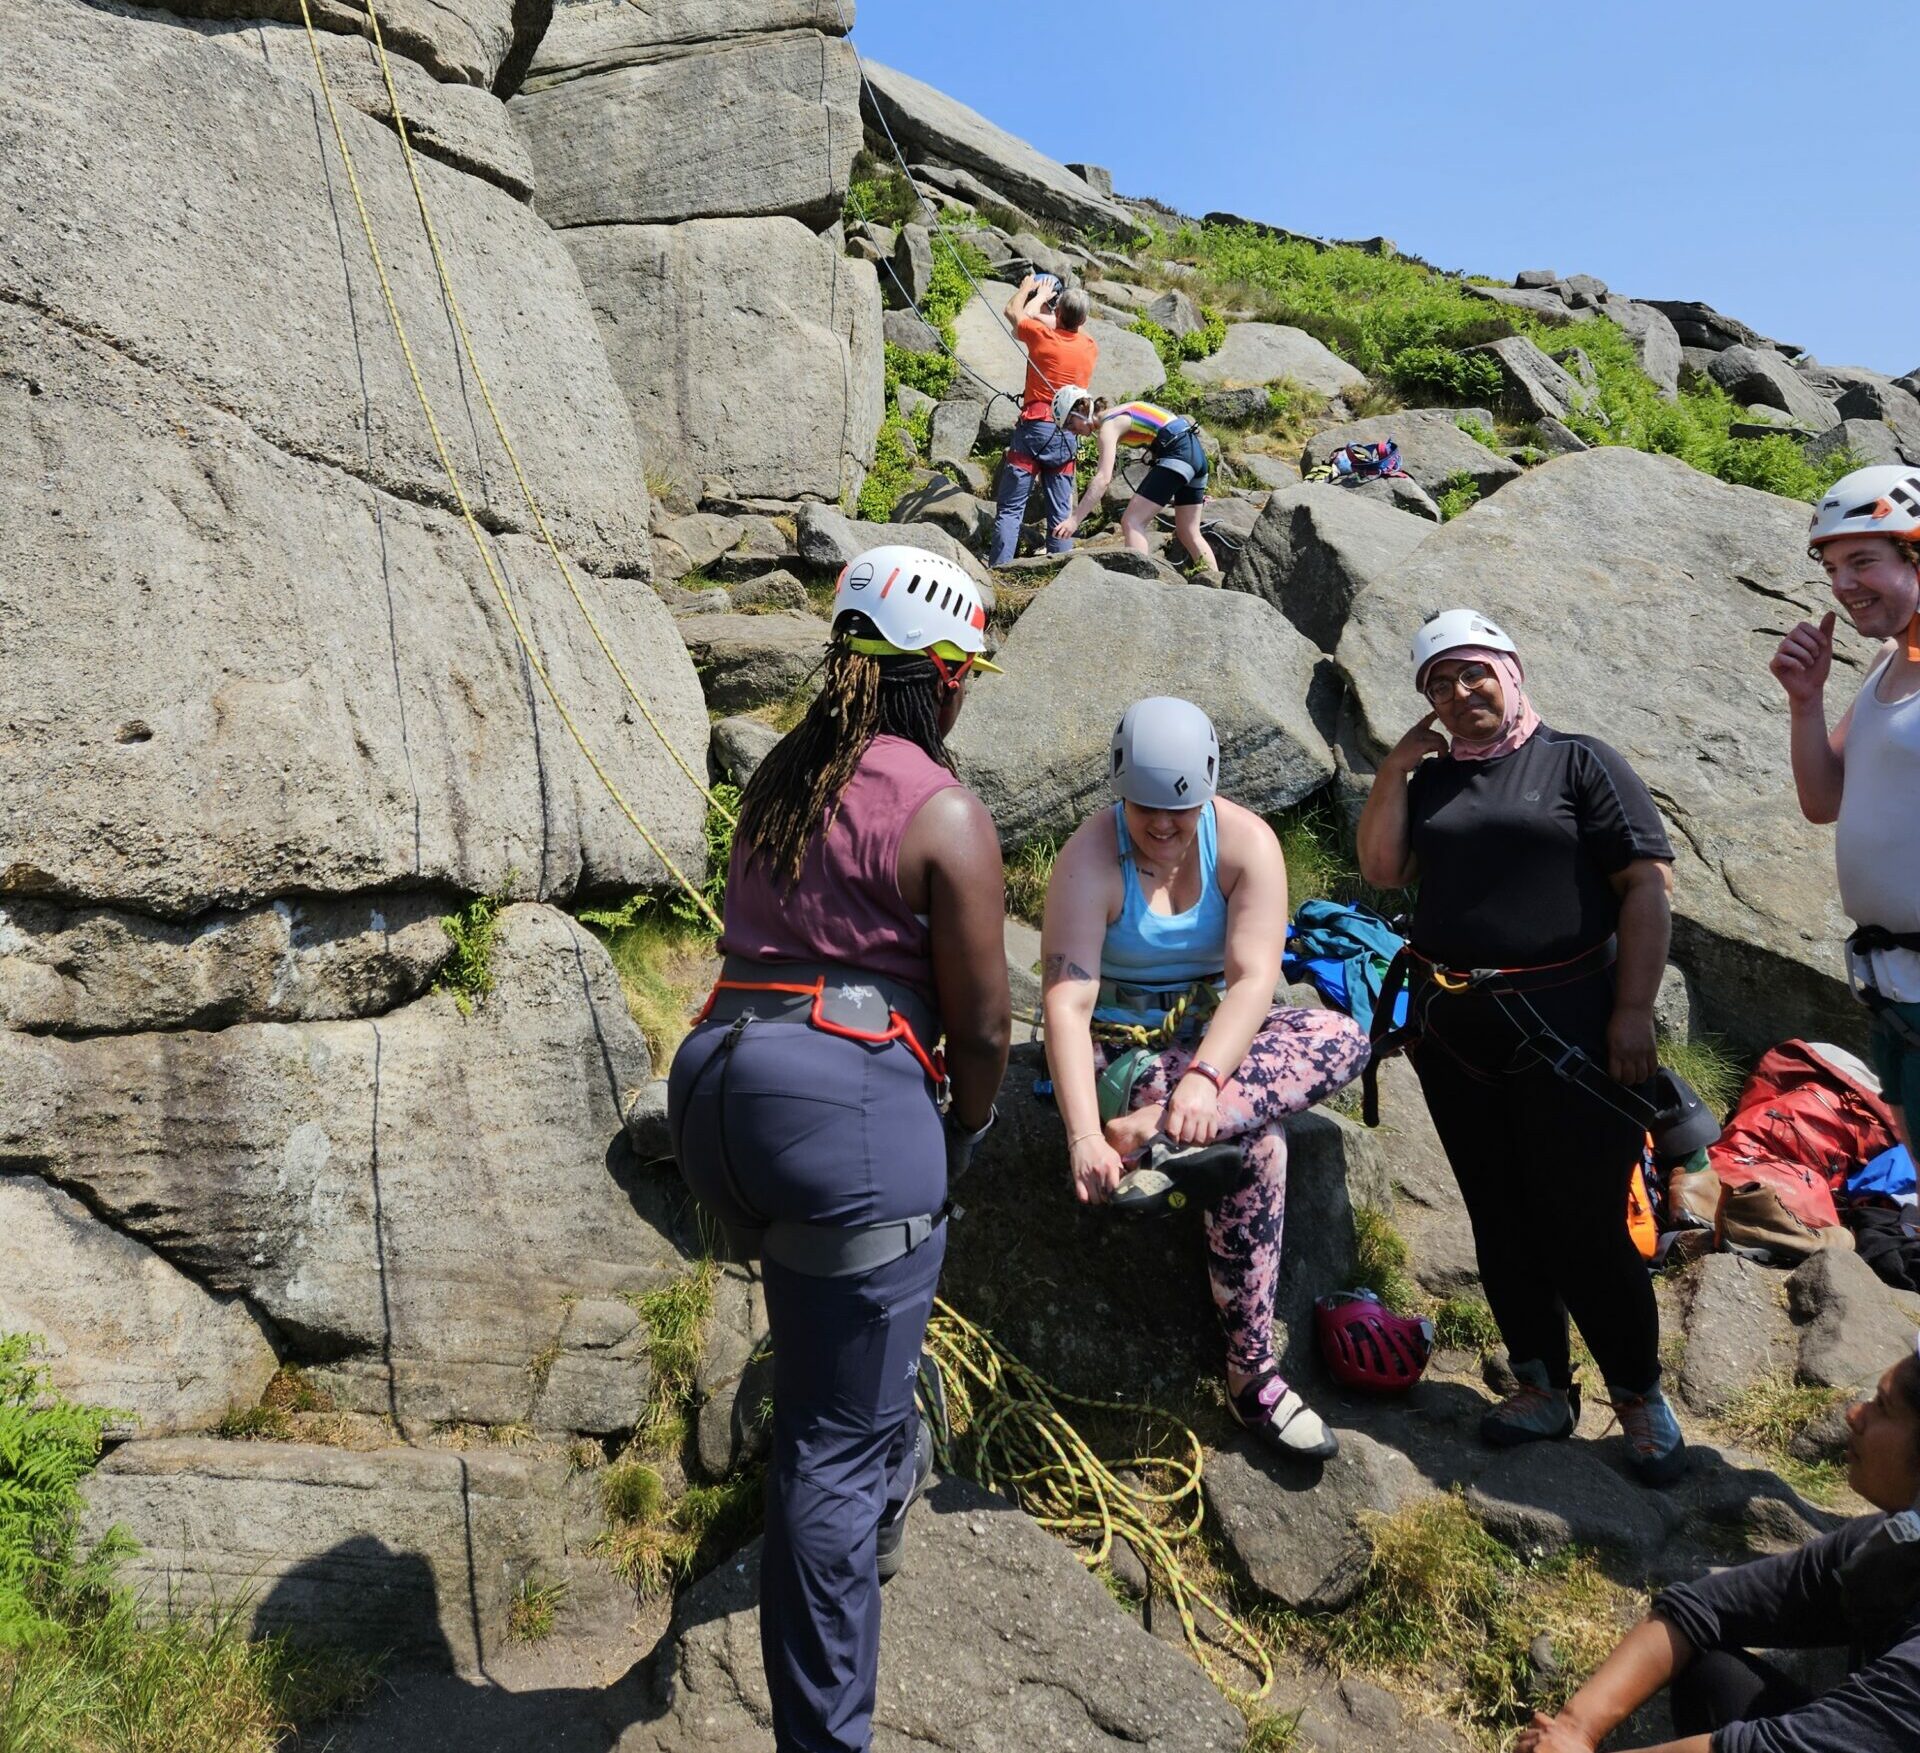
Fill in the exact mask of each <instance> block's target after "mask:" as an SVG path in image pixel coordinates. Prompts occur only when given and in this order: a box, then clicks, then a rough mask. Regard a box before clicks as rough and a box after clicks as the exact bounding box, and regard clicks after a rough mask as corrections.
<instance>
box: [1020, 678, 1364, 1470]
mask: <svg viewBox="0 0 1920 1753" xmlns="http://www.w3.org/2000/svg"><path fill="white" fill-rule="evenodd" d="M1219 766H1220V744H1219V739H1218V738H1217V737H1216V736H1215V734H1214V729H1213V725H1212V723H1211V722H1210V721H1209V720H1208V718H1207V715H1206V714H1205V713H1204V712H1202V711H1201V710H1200V708H1199V707H1197V706H1194V705H1192V704H1190V703H1189V702H1187V701H1185V700H1173V699H1167V698H1154V699H1148V700H1140V701H1136V702H1135V703H1134V704H1133V705H1132V706H1131V707H1129V708H1128V709H1127V713H1126V716H1125V717H1124V718H1122V719H1121V721H1120V727H1119V729H1118V730H1116V731H1115V732H1114V737H1113V786H1114V790H1115V791H1116V792H1117V793H1118V794H1119V797H1120V801H1119V802H1118V803H1116V804H1115V805H1114V806H1113V808H1112V809H1111V810H1102V811H1100V812H1099V813H1098V814H1097V815H1094V816H1092V817H1090V818H1089V819H1088V820H1087V821H1085V822H1083V823H1082V824H1081V825H1080V827H1079V829H1078V830H1077V831H1076V832H1075V833H1074V835H1073V837H1072V839H1070V840H1069V841H1068V842H1067V844H1066V845H1065V846H1064V847H1062V848H1061V851H1060V857H1059V859H1058V861H1057V862H1056V863H1055V865H1054V870H1053V878H1052V881H1051V882H1050V883H1049V885H1048V888H1047V910H1046V921H1045V927H1044V929H1043V931H1042V944H1041V957H1042V967H1043V969H1044V977H1045V1006H1046V1024H1047V1058H1048V1062H1049V1064H1050V1065H1051V1067H1052V1071H1053V1081H1054V1091H1055V1095H1056V1098H1057V1099H1058V1101H1059V1104H1060V1112H1061V1116H1062V1118H1064V1120H1065V1121H1066V1125H1067V1148H1068V1155H1069V1158H1070V1162H1071V1168H1072V1174H1073V1181H1074V1191H1075V1193H1076V1195H1077V1196H1078V1197H1079V1199H1080V1200H1081V1201H1082V1202H1083V1203H1087V1204H1105V1203H1109V1202H1111V1203H1112V1204H1113V1205H1114V1206H1116V1207H1117V1208H1120V1209H1133V1210H1138V1211H1149V1212H1150V1211H1154V1210H1165V1209H1168V1208H1169V1206H1170V1205H1173V1204H1178V1203H1182V1202H1184V1200H1185V1199H1186V1198H1188V1197H1193V1198H1195V1199H1197V1200H1198V1201H1201V1202H1203V1203H1204V1205H1205V1215H1206V1231H1207V1275H1208V1278H1209V1279H1210V1280H1211V1283H1212V1288H1213V1300H1214V1306H1215V1307H1216V1308H1218V1309H1219V1311H1220V1319H1221V1324H1222V1325H1223V1327H1224V1328H1225V1329H1226V1340H1227V1392H1228V1404H1229V1405H1230V1406H1231V1407H1232V1409H1233V1414H1234V1416H1235V1417H1236V1418H1237V1419H1238V1420H1239V1421H1240V1422H1241V1423H1242V1424H1243V1425H1245V1426H1246V1427H1247V1428H1248V1429H1249V1430H1251V1431H1253V1432H1254V1433H1255V1434H1257V1435H1259V1436H1260V1437H1261V1438H1263V1439H1264V1440H1265V1441H1266V1442H1268V1443H1270V1444H1271V1445H1272V1446H1273V1447H1274V1448H1276V1449H1279V1450H1280V1451H1282V1452H1283V1453H1286V1454H1292V1455H1299V1456H1304V1457H1308V1458H1313V1459H1324V1458H1326V1457H1327V1456H1329V1455H1331V1454H1333V1453H1334V1451H1335V1449H1336V1447H1337V1444H1336V1442H1335V1439H1334V1436H1333V1433H1332V1432H1331V1431H1329V1430H1328V1429H1327V1428H1326V1426H1325V1425H1324V1424H1322V1423H1321V1421H1320V1419H1319V1418H1318V1417H1317V1416H1316V1415H1315V1414H1314V1413H1313V1412H1312V1411H1311V1410H1310V1409H1309V1408H1308V1407H1307V1406H1306V1405H1305V1403H1304V1402H1303V1401H1302V1400H1301V1398H1300V1396H1299V1395H1298V1394H1297V1393H1295V1392H1294V1391H1293V1390H1292V1389H1291V1388H1290V1387H1289V1386H1288V1385H1287V1383H1286V1381H1285V1379H1284V1378H1283V1377H1282V1376H1281V1374H1280V1371H1279V1367H1278V1365H1277V1363H1276V1361H1275V1358H1274V1352H1273V1310H1274V1296H1275V1291H1276V1289H1277V1286H1278V1283H1279V1276H1280V1235H1281V1224H1282V1220H1283V1218H1284V1215H1285V1211H1286V1190H1287V1144H1286V1135H1285V1133H1284V1132H1283V1130H1282V1122H1283V1120H1284V1119H1285V1117H1286V1116H1287V1115H1288V1114H1297V1113H1299V1112H1301V1111H1302V1110H1303V1109H1305V1108H1308V1107H1311V1106H1312V1105H1313V1104H1314V1103H1315V1102H1317V1101H1319V1100H1320V1099H1321V1098H1322V1097H1324V1096H1327V1095H1329V1094H1331V1093H1332V1092H1333V1091H1334V1090H1337V1089H1339V1088H1340V1087H1341V1085H1343V1084H1345V1083H1348V1082H1350V1081H1351V1080H1352V1079H1353V1078H1354V1077H1356V1076H1358V1075H1359V1072H1360V1069H1361V1067H1362V1066H1363V1065H1364V1064H1365V1063H1366V1057H1367V1040H1366V1036H1365V1035H1364V1034H1363V1033H1362V1032H1361V1030H1360V1028H1359V1026H1358V1025H1357V1024H1356V1023H1354V1021H1353V1020H1352V1019H1351V1018H1350V1017H1346V1016H1343V1015H1341V1014H1340V1013H1339V1012H1337V1011H1326V1010H1295V1009H1289V1008H1276V1007H1275V1006H1274V1002H1273V994H1274V988H1275V986H1276V985H1277V984H1278V983H1279V979H1280V957H1281V952H1282V949H1283V947H1284V945H1285V941H1286V932H1287V868H1286V861H1285V860H1284V859H1283V858H1282V856H1281V853H1280V842H1279V841H1278V839H1276V838H1275V836H1274V832H1273V830H1272V829H1271V828H1269V827H1268V826H1267V824H1266V823H1265V822H1263V821H1262V820H1261V819H1260V818H1259V817H1258V816H1257V815H1255V814H1254V813H1253V812H1252V811H1251V810H1247V809H1243V808H1241V806H1240V805H1239V804H1236V803H1232V802H1230V801H1229V800H1227V799H1226V798H1222V797H1217V796H1215V787H1216V785H1217V782H1218V778H1219ZM1101 1025H1132V1026H1133V1027H1134V1028H1136V1029H1139V1030H1143V1031H1146V1034H1147V1039H1146V1040H1145V1041H1144V1042H1143V1043H1142V1044H1140V1045H1138V1046H1131V1047H1130V1046H1129V1045H1128V1043H1127V1041H1126V1040H1125V1039H1124V1038H1121V1037H1120V1036H1119V1031H1117V1030H1116V1029H1115V1028H1113V1027H1111V1026H1107V1027H1102V1026H1101Z"/></svg>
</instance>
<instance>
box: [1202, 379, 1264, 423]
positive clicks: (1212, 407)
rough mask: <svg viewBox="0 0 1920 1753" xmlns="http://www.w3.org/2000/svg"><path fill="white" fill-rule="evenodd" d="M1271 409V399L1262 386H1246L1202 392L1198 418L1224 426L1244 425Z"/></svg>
mask: <svg viewBox="0 0 1920 1753" xmlns="http://www.w3.org/2000/svg"><path fill="white" fill-rule="evenodd" d="M1272 407H1273V398H1272V396H1271V395H1270V394H1269V392H1268V390H1267V388H1266V386H1265V385H1264V384H1247V385H1243V386H1241V387H1240V388H1238V389H1230V390H1204V391H1202V392H1201V395H1200V418H1201V419H1202V420H1205V421H1209V422H1211V421H1219V422H1221V423H1222V424H1224V425H1230V426H1233V425H1244V424H1246V423H1248V422H1250V421H1254V420H1258V419H1259V418H1260V417H1261V416H1262V415H1263V414H1266V413H1268V412H1269V411H1270V410H1271V409H1272Z"/></svg>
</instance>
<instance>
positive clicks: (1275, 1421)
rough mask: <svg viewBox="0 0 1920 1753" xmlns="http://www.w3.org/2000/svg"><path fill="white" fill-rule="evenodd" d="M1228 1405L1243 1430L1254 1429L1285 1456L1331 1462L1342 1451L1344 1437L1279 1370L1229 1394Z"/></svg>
mask: <svg viewBox="0 0 1920 1753" xmlns="http://www.w3.org/2000/svg"><path fill="white" fill-rule="evenodd" d="M1227 1407H1228V1410H1230V1411H1231V1412H1232V1413H1233V1416H1234V1420H1235V1422H1236V1423H1237V1424H1239V1425H1240V1427H1241V1428H1242V1429H1243V1430H1249V1431H1252V1432H1253V1434H1254V1435H1255V1436H1257V1437H1258V1438H1259V1439H1260V1440H1261V1441H1262V1442H1263V1443H1265V1444H1266V1445H1267V1447H1268V1448H1270V1449H1277V1450H1278V1451H1279V1452H1280V1453H1281V1454H1283V1455H1291V1456H1293V1457H1294V1458H1295V1459H1296V1460H1300V1461H1330V1460H1332V1459H1333V1457H1334V1456H1335V1455H1337V1454H1339V1452H1340V1439H1339V1438H1338V1437H1337V1436H1335V1435H1334V1434H1333V1432H1332V1431H1330V1430H1328V1429H1327V1427H1326V1426H1325V1425H1324V1424H1322V1423H1321V1422H1320V1415H1319V1414H1318V1413H1317V1412H1315V1411H1314V1410H1313V1408H1312V1407H1310V1406H1309V1405H1308V1404H1307V1403H1306V1401H1304V1400H1302V1399H1301V1398H1300V1396H1299V1395H1298V1394H1296V1393H1295V1392H1294V1391H1293V1390H1292V1389H1291V1388H1289V1387H1288V1386H1287V1384H1286V1380H1285V1378H1284V1377H1283V1376H1281V1375H1280V1374H1279V1373H1278V1372H1277V1371H1276V1372H1275V1373H1274V1374H1272V1375H1267V1376H1262V1377H1261V1378H1260V1379H1259V1380H1258V1381H1257V1382H1249V1383H1248V1384H1247V1385H1246V1386H1245V1387H1244V1388H1242V1389H1241V1390H1240V1392H1239V1393H1237V1394H1232V1393H1230V1394H1228V1396H1227Z"/></svg>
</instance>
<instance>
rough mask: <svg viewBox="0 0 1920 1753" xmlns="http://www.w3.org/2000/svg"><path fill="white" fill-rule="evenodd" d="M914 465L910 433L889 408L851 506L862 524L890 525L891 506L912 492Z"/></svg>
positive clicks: (916, 462) (898, 416) (902, 421)
mask: <svg viewBox="0 0 1920 1753" xmlns="http://www.w3.org/2000/svg"><path fill="white" fill-rule="evenodd" d="M918 463H919V459H918V457H916V456H915V454H914V449H913V435H912V432H911V431H910V429H909V428H908V426H907V423H906V421H905V420H903V419H902V418H901V417H900V414H899V412H898V410H897V409H894V408H892V407H889V408H888V410H887V417H886V418H885V419H884V420H882V421H881V422H880V431H879V434H878V436H877V437H876V438H875V439H874V441H873V464H872V466H871V467H870V468H869V469H868V470H867V478H866V480H865V481H864V482H862V483H861V487H860V497H859V500H858V501H857V502H856V504H855V506H854V510H855V511H856V513H857V514H858V515H859V516H860V518H861V519H862V520H863V521H864V522H867V523H890V522H892V520H893V508H894V506H895V505H897V504H898V503H899V502H900V500H901V498H902V497H903V496H904V495H905V494H907V493H909V492H910V491H912V488H913V471H914V469H915V468H916V467H917V466H918Z"/></svg>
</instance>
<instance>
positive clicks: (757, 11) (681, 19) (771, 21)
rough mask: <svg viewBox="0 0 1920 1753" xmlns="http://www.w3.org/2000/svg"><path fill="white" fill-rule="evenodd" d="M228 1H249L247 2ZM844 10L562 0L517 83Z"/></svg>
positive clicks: (776, 1) (831, 1)
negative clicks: (525, 71)
mask: <svg viewBox="0 0 1920 1753" xmlns="http://www.w3.org/2000/svg"><path fill="white" fill-rule="evenodd" d="M228 3H229V4H232V5H252V4H255V0H228ZM293 3H297V0H293ZM851 16H852V8H851V7H848V6H844V5H842V4H841V3H840V0H648V3H647V4H646V5H644V6H641V5H630V4H628V3H627V0H621V3H620V4H619V5H608V6H592V5H580V4H578V3H577V0H568V3H565V4H562V5H561V6H559V7H558V8H556V10H555V14H554V18H553V20H552V22H551V23H550V24H549V25H548V26H547V28H546V29H545V31H544V32H543V33H542V34H541V37H540V42H539V46H538V47H537V48H536V49H535V50H534V51H533V55H532V59H531V61H530V62H529V64H528V67H527V73H526V79H525V82H524V84H523V86H522V89H523V90H526V89H534V88H538V87H540V86H543V85H551V84H554V83H556V82H558V81H560V80H563V79H577V78H580V77H582V76H584V75H586V74H590V73H605V72H608V71H609V70H611V69H613V68H615V67H624V66H627V65H629V64H631V63H634V62H639V61H646V60H650V59H655V58H659V57H662V56H665V55H671V54H674V53H677V52H681V51H684V50H687V49H689V48H693V47H696V46H699V45H703V44H711V43H723V42H732V41H735V40H737V39H738V38H741V37H756V36H761V35H764V34H765V33H767V32H769V31H790V30H816V31H821V32H823V33H825V34H826V35H828V36H844V35H845V34H846V30H847V25H848V23H849V21H850V19H851Z"/></svg>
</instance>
